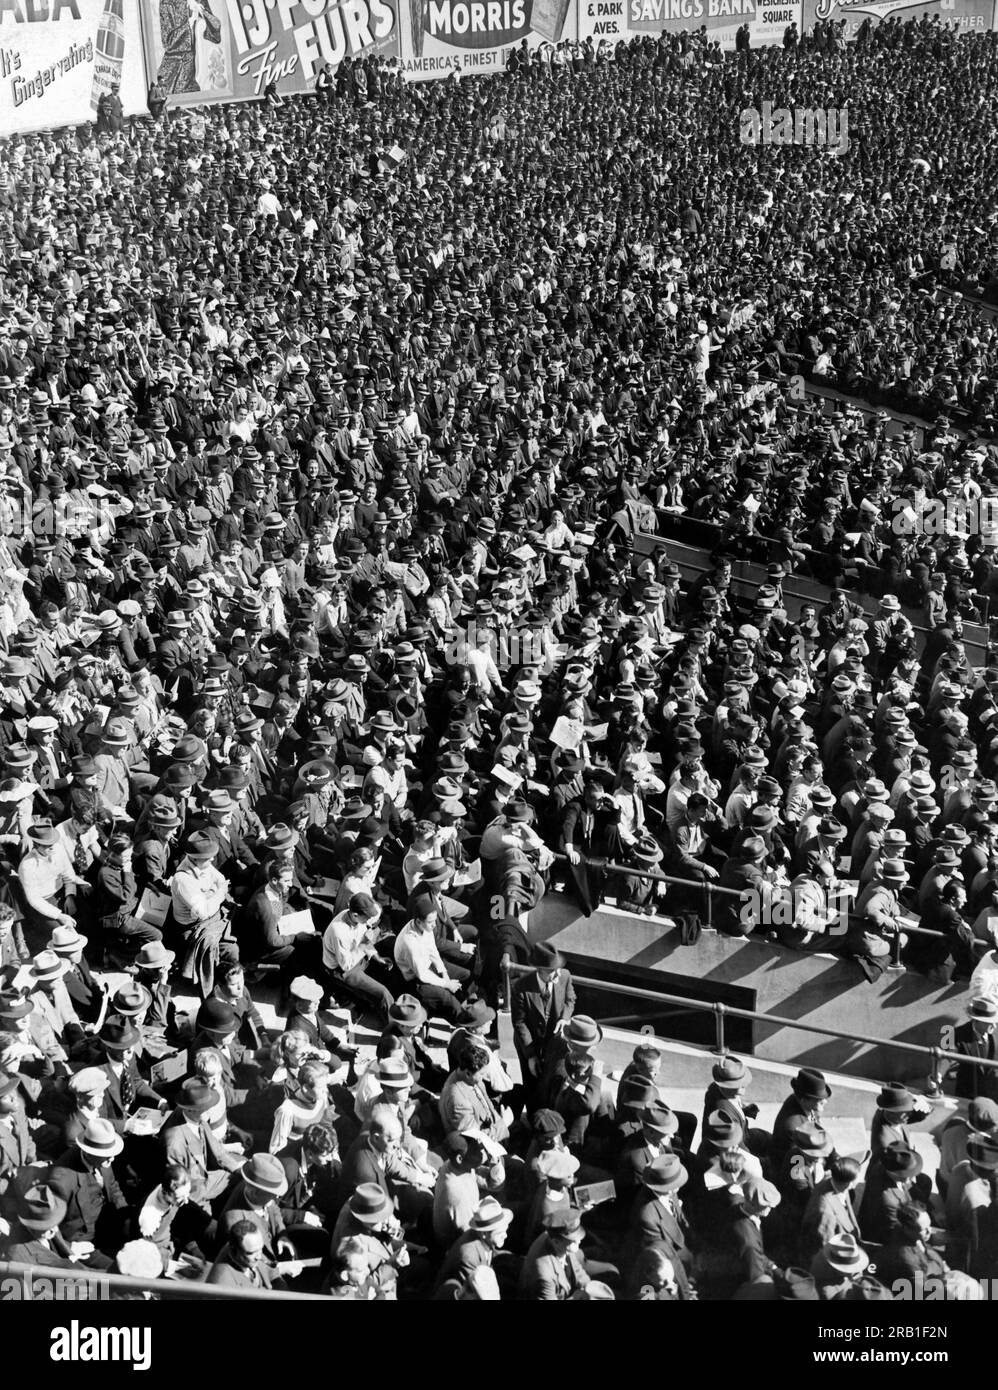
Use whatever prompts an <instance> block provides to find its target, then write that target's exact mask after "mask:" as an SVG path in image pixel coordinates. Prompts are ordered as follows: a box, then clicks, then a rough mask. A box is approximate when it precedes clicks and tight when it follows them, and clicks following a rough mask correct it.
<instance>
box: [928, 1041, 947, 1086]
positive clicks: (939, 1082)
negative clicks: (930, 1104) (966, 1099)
mask: <svg viewBox="0 0 998 1390" xmlns="http://www.w3.org/2000/svg"><path fill="white" fill-rule="evenodd" d="M931 1052H932V1069H931V1071H930V1072H929V1079H928V1080H927V1081H926V1083H925V1094H926V1095H927V1096H933V1097H935V1096H941V1095H942V1093H943V1059H942V1050H941V1048H938V1047H933V1048H932V1049H931Z"/></svg>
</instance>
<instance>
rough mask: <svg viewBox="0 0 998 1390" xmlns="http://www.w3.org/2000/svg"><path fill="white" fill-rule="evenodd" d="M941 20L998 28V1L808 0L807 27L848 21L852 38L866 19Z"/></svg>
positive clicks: (958, 25) (959, 25)
mask: <svg viewBox="0 0 998 1390" xmlns="http://www.w3.org/2000/svg"><path fill="white" fill-rule="evenodd" d="M925 18H928V19H932V18H935V19H938V20H939V21H940V22H941V23H943V24H948V25H950V26H951V27H953V28H956V29H962V30H967V29H981V30H988V29H993V28H994V27H995V0H928V3H926V0H804V27H805V29H806V30H811V29H813V28H814V25H815V23H816V21H817V20H819V19H831V20H835V21H838V20H842V19H844V20H845V21H846V28H845V34H846V38H847V39H851V38H852V37H853V36H854V34H855V33H856V30H857V29H858V28H859V26H860V25H861V24H862V23H863V21H864V19H868V20H870V22H871V23H872V24H879V23H880V22H881V20H884V19H900V20H918V19H925Z"/></svg>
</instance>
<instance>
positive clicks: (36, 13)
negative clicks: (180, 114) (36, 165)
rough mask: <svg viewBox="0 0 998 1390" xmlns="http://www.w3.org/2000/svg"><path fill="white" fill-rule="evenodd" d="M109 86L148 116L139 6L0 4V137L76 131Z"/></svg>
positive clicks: (67, 1) (41, 1) (82, 0)
mask: <svg viewBox="0 0 998 1390" xmlns="http://www.w3.org/2000/svg"><path fill="white" fill-rule="evenodd" d="M113 87H118V88H119V96H120V97H121V101H122V105H123V106H124V108H125V114H126V115H132V114H133V113H135V112H138V111H144V110H145V108H146V78H145V69H144V66H143V62H142V40H141V34H140V30H139V12H138V5H137V3H136V0H0V134H2V135H10V134H13V133H15V132H17V131H29V130H48V129H55V128H57V127H59V126H67V125H81V124H82V123H83V122H84V121H89V120H93V118H94V117H95V116H96V114H97V103H98V101H99V100H100V98H101V96H103V94H104V93H105V92H109V91H111V89H112V88H113Z"/></svg>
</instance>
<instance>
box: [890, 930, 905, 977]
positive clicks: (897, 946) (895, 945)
mask: <svg viewBox="0 0 998 1390" xmlns="http://www.w3.org/2000/svg"><path fill="white" fill-rule="evenodd" d="M889 968H890V969H891V970H903V969H904V966H903V965H902V964H901V933H900V932H895V933H894V935H893V937H892V938H891V963H890V967H889Z"/></svg>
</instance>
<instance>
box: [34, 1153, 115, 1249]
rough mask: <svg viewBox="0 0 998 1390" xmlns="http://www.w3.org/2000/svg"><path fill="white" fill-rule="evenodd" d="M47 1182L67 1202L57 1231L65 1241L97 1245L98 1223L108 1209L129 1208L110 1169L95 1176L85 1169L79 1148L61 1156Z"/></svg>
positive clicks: (98, 1242)
mask: <svg viewBox="0 0 998 1390" xmlns="http://www.w3.org/2000/svg"><path fill="white" fill-rule="evenodd" d="M48 1180H49V1183H50V1185H51V1186H52V1187H53V1188H55V1190H56V1192H58V1193H59V1195H60V1197H62V1198H64V1200H65V1202H66V1215H65V1217H64V1218H63V1221H62V1225H61V1226H60V1227H59V1231H60V1234H61V1235H62V1236H63V1238H64V1239H65V1240H68V1241H73V1240H90V1241H94V1243H95V1244H96V1245H98V1246H99V1245H100V1240H99V1239H95V1236H96V1235H97V1223H98V1222H99V1221H100V1220H101V1218H102V1216H104V1214H105V1212H106V1211H107V1210H108V1209H113V1210H114V1211H122V1210H124V1209H125V1208H126V1207H127V1205H128V1204H127V1202H126V1201H125V1197H124V1194H123V1193H122V1191H121V1188H120V1187H119V1186H118V1179H117V1178H116V1177H115V1176H114V1172H113V1171H112V1169H111V1168H105V1169H103V1170H102V1171H101V1172H99V1173H96V1172H95V1171H94V1170H93V1169H92V1168H89V1167H87V1165H86V1163H85V1162H84V1159H83V1155H82V1153H81V1152H80V1150H79V1149H76V1150H74V1151H73V1152H71V1153H66V1154H64V1155H63V1157H62V1158H61V1159H60V1160H59V1162H58V1164H57V1165H56V1167H54V1168H53V1169H52V1170H51V1171H50V1173H49V1179H48ZM114 1248H117V1247H114Z"/></svg>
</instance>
